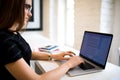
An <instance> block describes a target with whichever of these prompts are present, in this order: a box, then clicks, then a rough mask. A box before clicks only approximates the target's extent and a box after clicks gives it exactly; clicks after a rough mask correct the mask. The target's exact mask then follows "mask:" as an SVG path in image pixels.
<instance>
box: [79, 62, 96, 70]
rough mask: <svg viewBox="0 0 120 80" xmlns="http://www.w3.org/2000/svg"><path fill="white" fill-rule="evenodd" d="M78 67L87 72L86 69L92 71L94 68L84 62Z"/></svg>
mask: <svg viewBox="0 0 120 80" xmlns="http://www.w3.org/2000/svg"><path fill="white" fill-rule="evenodd" d="M79 67H80V68H81V69H83V70H88V69H93V68H95V67H94V66H92V65H91V64H89V63H88V62H84V63H83V64H80V65H79Z"/></svg>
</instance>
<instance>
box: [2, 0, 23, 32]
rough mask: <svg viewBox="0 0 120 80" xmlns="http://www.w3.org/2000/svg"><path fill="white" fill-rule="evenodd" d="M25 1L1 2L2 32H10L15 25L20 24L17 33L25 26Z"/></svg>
mask: <svg viewBox="0 0 120 80" xmlns="http://www.w3.org/2000/svg"><path fill="white" fill-rule="evenodd" d="M24 4H25V0H0V30H2V29H5V30H8V29H9V28H11V27H12V26H13V24H15V23H18V27H17V29H16V30H15V31H19V30H20V29H21V28H22V27H23V25H24V17H25V13H24Z"/></svg>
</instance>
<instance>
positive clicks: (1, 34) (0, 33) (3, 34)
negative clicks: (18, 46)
mask: <svg viewBox="0 0 120 80" xmlns="http://www.w3.org/2000/svg"><path fill="white" fill-rule="evenodd" d="M12 37H13V34H12V33H10V32H8V31H6V30H0V41H2V40H3V41H4V40H6V39H11V38H12Z"/></svg>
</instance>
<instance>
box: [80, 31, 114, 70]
mask: <svg viewBox="0 0 120 80" xmlns="http://www.w3.org/2000/svg"><path fill="white" fill-rule="evenodd" d="M112 37H113V35H112V34H105V33H98V32H90V31H85V33H84V36H83V42H82V46H81V50H80V56H82V57H84V58H85V59H87V60H88V61H91V62H92V63H94V64H96V65H98V66H100V67H102V68H105V65H106V61H107V57H108V53H109V49H110V45H111V42H112Z"/></svg>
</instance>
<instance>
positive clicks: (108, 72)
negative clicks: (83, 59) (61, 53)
mask: <svg viewBox="0 0 120 80" xmlns="http://www.w3.org/2000/svg"><path fill="white" fill-rule="evenodd" d="M29 34H30V33H25V34H24V35H23V37H24V38H25V39H26V40H27V41H28V43H29V44H30V46H31V47H32V48H36V47H41V46H45V45H47V44H54V43H52V42H51V41H49V40H48V39H46V38H44V37H43V36H40V35H39V34H36V33H33V34H31V35H29ZM31 36H32V39H31ZM33 39H34V40H33ZM65 48H66V49H68V48H67V47H65ZM70 50H74V49H70ZM74 52H75V51H74ZM35 65H36V67H38V69H39V70H41V71H42V72H43V73H44V72H48V71H50V70H52V69H55V68H56V67H58V64H57V63H56V62H54V61H35ZM61 80H120V67H118V66H116V65H113V64H111V63H107V66H106V68H105V70H103V71H101V72H97V73H92V74H87V75H82V76H76V77H69V76H68V75H64V76H63V77H62V78H61Z"/></svg>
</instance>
